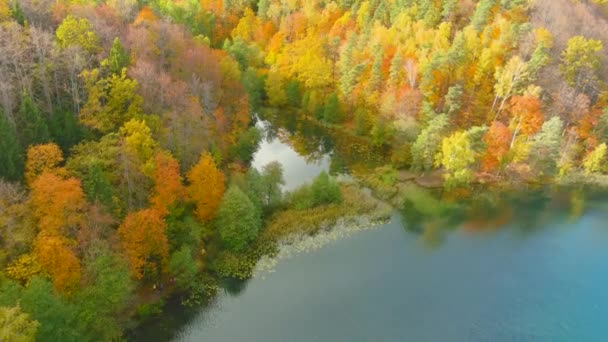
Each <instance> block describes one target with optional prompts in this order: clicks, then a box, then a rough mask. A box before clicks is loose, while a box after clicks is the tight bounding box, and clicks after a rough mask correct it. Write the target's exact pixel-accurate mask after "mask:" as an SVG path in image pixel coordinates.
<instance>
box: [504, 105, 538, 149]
mask: <svg viewBox="0 0 608 342" xmlns="http://www.w3.org/2000/svg"><path fill="white" fill-rule="evenodd" d="M540 106H541V103H540V100H539V99H538V97H536V96H532V95H524V96H514V97H513V98H512V99H511V116H512V118H513V124H514V125H515V128H514V130H513V137H512V139H511V147H513V144H514V143H515V139H516V138H517V135H518V134H519V133H520V132H521V133H523V134H524V135H525V136H527V137H530V136H532V135H533V134H535V133H536V132H538V131H539V130H540V129H541V125H542V123H543V114H542V112H541V107H540Z"/></svg>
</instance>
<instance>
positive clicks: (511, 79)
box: [492, 56, 530, 119]
mask: <svg viewBox="0 0 608 342" xmlns="http://www.w3.org/2000/svg"><path fill="white" fill-rule="evenodd" d="M529 76H530V75H529V71H528V64H526V63H525V62H524V61H523V60H522V59H521V57H519V56H513V57H512V58H511V59H510V60H509V62H508V63H507V65H506V66H505V67H498V68H496V72H495V73H494V78H495V80H496V83H495V84H494V94H495V95H496V96H495V97H494V103H493V104H492V110H494V108H495V106H496V103H497V102H498V99H502V101H501V102H500V106H499V107H498V111H497V112H496V116H495V119H496V117H498V116H499V115H500V113H501V112H502V110H503V108H504V105H505V103H506V102H507V101H508V100H509V99H510V98H511V96H513V95H514V94H518V93H521V91H522V90H523V87H524V86H525V85H526V83H527V81H528V79H529Z"/></svg>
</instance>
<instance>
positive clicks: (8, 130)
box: [0, 111, 23, 181]
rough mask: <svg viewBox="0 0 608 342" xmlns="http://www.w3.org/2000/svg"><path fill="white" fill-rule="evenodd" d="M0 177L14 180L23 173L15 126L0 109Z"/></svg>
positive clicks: (20, 149) (21, 152)
mask: <svg viewBox="0 0 608 342" xmlns="http://www.w3.org/2000/svg"><path fill="white" fill-rule="evenodd" d="M0 151H2V153H0V178H3V179H6V180H9V181H16V180H19V179H20V178H21V177H22V175H23V150H22V148H21V146H20V145H19V141H18V139H17V132H16V130H15V127H14V126H13V125H11V123H10V122H9V121H8V119H7V117H6V116H5V115H4V113H2V111H0Z"/></svg>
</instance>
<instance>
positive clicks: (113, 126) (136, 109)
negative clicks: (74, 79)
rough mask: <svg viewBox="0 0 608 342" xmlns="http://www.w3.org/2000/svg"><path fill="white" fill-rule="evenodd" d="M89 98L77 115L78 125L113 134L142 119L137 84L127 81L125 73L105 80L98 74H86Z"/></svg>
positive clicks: (84, 76)
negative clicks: (135, 119)
mask: <svg viewBox="0 0 608 342" xmlns="http://www.w3.org/2000/svg"><path fill="white" fill-rule="evenodd" d="M83 78H84V79H85V88H86V90H87V92H88V94H89V96H88V99H87V102H86V103H85V104H84V106H83V107H82V110H81V112H80V120H81V122H82V123H83V124H84V125H86V126H89V127H91V128H94V129H96V130H98V131H100V132H102V133H108V132H112V131H116V130H117V129H118V128H119V127H120V126H122V125H123V124H124V123H125V122H127V121H129V120H131V119H133V118H137V117H141V116H142V115H143V111H142V105H143V98H142V97H141V96H140V95H139V94H138V93H137V87H138V84H137V81H136V80H132V79H129V78H127V74H126V70H125V69H122V71H121V73H120V74H118V75H116V74H112V75H110V76H108V77H106V78H100V77H99V70H98V69H94V70H92V71H90V72H89V71H85V72H84V73H83Z"/></svg>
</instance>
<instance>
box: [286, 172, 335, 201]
mask: <svg viewBox="0 0 608 342" xmlns="http://www.w3.org/2000/svg"><path fill="white" fill-rule="evenodd" d="M289 202H290V206H291V208H293V209H297V210H304V209H310V208H314V207H318V206H321V205H327V204H337V203H341V202H342V192H341V191H340V185H339V184H338V182H336V181H335V180H334V179H332V178H331V177H330V176H329V175H328V174H327V172H325V171H323V172H321V173H320V174H319V175H318V176H317V178H315V179H314V181H313V182H312V184H311V185H303V186H301V187H299V188H297V189H296V190H294V191H293V192H292V193H291V194H290V196H289Z"/></svg>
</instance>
